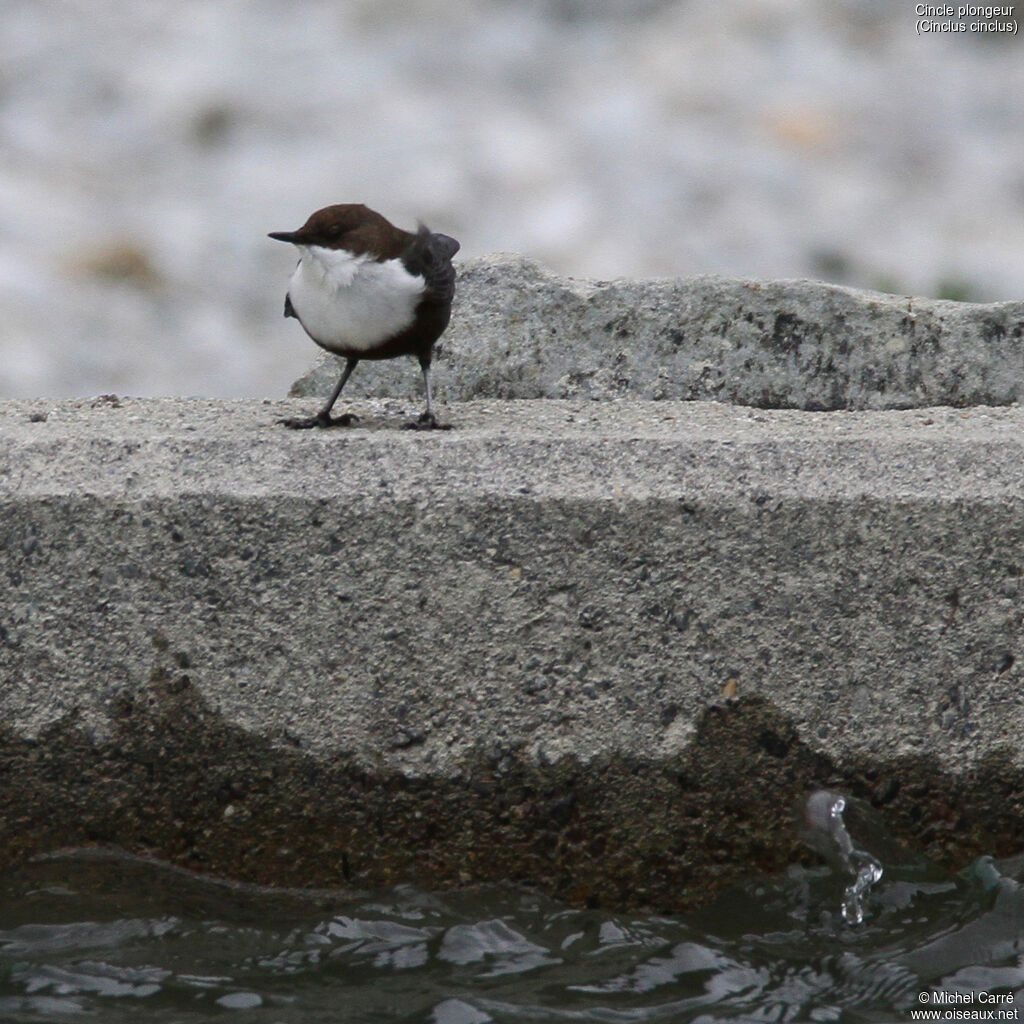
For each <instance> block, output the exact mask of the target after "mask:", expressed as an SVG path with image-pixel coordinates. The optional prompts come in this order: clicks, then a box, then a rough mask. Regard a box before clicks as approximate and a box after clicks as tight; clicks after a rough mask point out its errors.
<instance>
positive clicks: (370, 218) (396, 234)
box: [269, 203, 406, 258]
mask: <svg viewBox="0 0 1024 1024" xmlns="http://www.w3.org/2000/svg"><path fill="white" fill-rule="evenodd" d="M269 237H270V238H275V239H277V240H278V241H279V242H291V243H292V244H293V245H316V246H320V247H321V248H324V249H345V250H347V251H348V252H351V253H355V254H361V253H370V254H372V255H374V256H378V257H388V258H389V257H391V256H392V255H394V254H395V253H396V251H397V252H400V251H401V248H402V245H403V244H404V239H405V237H406V232H404V231H400V230H399V229H398V228H396V227H395V226H394V225H393V224H392V223H391V222H390V221H388V220H387V219H386V218H385V217H382V216H381V215H380V214H379V213H377V212H376V211H374V210H371V209H370V208H369V207H368V206H364V205H363V204H362V203H337V204H335V205H334V206H325V207H324V208H323V209H322V210H317V211H316V213H313V214H310V217H309V219H308V220H307V221H306V223H305V224H303V225H302V227H301V228H299V229H298V231H271V232H270V235H269Z"/></svg>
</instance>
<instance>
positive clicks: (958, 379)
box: [292, 255, 1024, 410]
mask: <svg viewBox="0 0 1024 1024" xmlns="http://www.w3.org/2000/svg"><path fill="white" fill-rule="evenodd" d="M458 267H459V279H458V286H457V291H456V297H455V308H454V312H453V315H452V324H451V327H449V329H448V331H447V333H446V334H445V335H444V337H443V338H442V343H441V352H440V355H439V357H438V360H437V364H436V365H437V373H436V374H435V375H434V379H435V381H436V389H437V394H438V395H439V396H441V397H442V398H446V399H447V400H449V401H468V400H472V399H481V398H483V399H486V398H569V399H572V398H597V399H608V398H624V397H631V398H640V399H681V400H709V399H711V400H716V401H725V402H734V403H737V404H740V405H749V406H754V407H757V408H765V409H806V410H828V409H911V408H925V407H928V406H936V405H950V406H957V407H963V406H971V405H1008V404H1010V403H1012V402H1016V401H1019V400H1020V399H1021V398H1022V397H1024V302H1004V303H994V304H991V305H975V304H971V303H964V302H947V301H940V300H933V299H922V298H914V297H911V296H906V295H887V294H883V293H881V292H869V291H861V290H858V289H854V288H844V287H840V286H838V285H830V284H824V283H822V282H819V281H747V280H739V279H735V278H726V277H693V278H676V279H668V278H666V279H651V280H636V279H619V280H613V281H589V280H576V279H573V278H567V277H559V276H557V275H555V274H552V273H550V272H549V271H547V270H546V269H544V268H543V267H541V266H540V265H538V264H537V263H534V262H532V261H531V260H528V259H525V258H523V257H521V256H515V255H498V256H488V257H484V258H479V259H471V260H465V261H462V262H461V263H459V264H458ZM295 329H296V330H298V329H299V328H298V327H297V326H296V327H295ZM309 344H310V349H311V351H313V350H314V346H313V343H312V342H310V343H309ZM339 372H340V371H339V364H338V361H337V360H336V359H335V358H334V357H333V356H328V355H324V356H322V358H321V359H320V360H319V362H318V363H317V365H316V367H315V368H314V370H313V371H312V372H311V373H310V374H308V375H307V376H305V377H303V378H301V379H300V380H299V381H297V382H296V384H295V386H294V388H293V390H292V394H294V395H311V394H316V395H327V394H329V393H330V391H331V389H332V388H333V386H334V385H335V384H336V383H337V380H338V374H339ZM418 377H419V373H418V370H417V369H416V366H415V364H414V363H411V362H407V361H404V360H400V361H393V362H391V363H388V364H384V365H382V364H380V363H377V364H373V365H370V364H365V365H363V366H360V367H359V369H358V370H357V371H356V373H355V375H354V376H353V378H352V380H351V381H350V382H349V384H348V385H347V386H346V387H347V388H350V389H351V390H350V392H349V393H350V394H351V395H367V394H370V395H376V396H385V395H407V394H412V393H413V391H414V389H417V388H421V387H422V385H421V384H420V382H419V380H418Z"/></svg>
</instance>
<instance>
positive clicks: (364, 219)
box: [269, 203, 460, 430]
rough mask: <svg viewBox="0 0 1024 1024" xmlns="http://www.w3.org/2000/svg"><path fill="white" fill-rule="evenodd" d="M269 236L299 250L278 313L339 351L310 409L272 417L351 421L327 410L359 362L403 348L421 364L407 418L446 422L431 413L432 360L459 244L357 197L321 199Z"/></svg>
mask: <svg viewBox="0 0 1024 1024" xmlns="http://www.w3.org/2000/svg"><path fill="white" fill-rule="evenodd" d="M269 237H270V238H273V239H276V240H277V241H279V242H291V244H292V245H294V246H295V247H296V249H298V251H299V262H298V264H297V266H296V267H295V272H294V273H293V274H292V277H291V280H290V281H289V283H288V292H287V294H286V295H285V300H284V315H285V316H286V317H295V319H297V320H298V321H299V323H300V324H301V325H302V327H303V329H304V330H305V332H306V333H307V334H308V335H309V336H310V337H311V338H312V339H313V341H315V342H316V343H317V344H318V345H319V346H320V347H321V348H323V349H326V350H327V351H328V352H333V353H335V354H336V355H339V356H344V357H345V366H344V368H343V369H342V372H341V379H340V380H339V381H338V384H337V386H336V387H335V389H334V391H333V392H332V393H331V397H330V398H328V400H327V403H326V404H325V405H324V406H323V408H322V409H320V411H319V412H317V414H316V415H315V416H310V417H301V418H286V419H282V420H279V421H278V422H280V423H282V424H284V426H286V427H290V428H291V429H293V430H303V429H307V428H312V427H337V426H349V425H350V424H352V423H353V422H355V420H356V419H357V417H356V416H354V415H353V414H351V413H345V414H343V415H341V416H332V415H331V410H332V409H333V408H334V403H335V402H336V401H337V400H338V396H339V395H340V394H341V391H342V388H344V386H345V383H346V381H347V380H348V379H349V377H351V376H352V371H353V370H354V369H355V368H356V366H357V365H358V364H359V362H360V360H362V359H394V358H395V357H396V356H405V355H411V356H415V357H416V358H417V359H418V360H419V364H420V369H421V370H422V372H423V383H424V386H425V388H426V392H427V408H426V410H425V411H424V412H423V413H422V415H421V416H420V417H419V418H418V419H417V420H415V421H413V422H412V423H409V424H406V426H408V427H410V428H412V429H416V430H447V429H449V426H450V425H445V424H441V423H439V422H438V421H437V418H436V417H435V415H434V409H433V401H432V396H431V392H430V362H431V358H432V356H433V352H434V345H435V343H436V342H437V339H438V338H440V337H441V335H442V334H443V333H444V330H445V328H446V327H447V326H448V321H449V320H450V319H451V312H452V299H453V297H454V295H455V268H454V266H452V257H453V256H454V255H455V254H456V253H457V252H458V251H459V248H460V246H459V243H458V242H457V241H456V240H455V239H454V238H452V237H450V236H449V235H442V234H438V233H435V232H433V231H431V230H430V229H429V228H427V227H425V226H424V225H423V224H420V225H419V226H418V229H417V230H416V231H403V230H402V229H401V228H397V227H395V226H394V224H392V223H391V222H390V221H389V220H387V218H385V217H384V216H382V215H381V214H379V213H377V212H376V211H375V210H371V209H370V208H369V207H368V206H366V205H364V204H363V203H337V204H335V205H333V206H325V207H324V208H323V209H322V210H317V211H316V212H315V213H312V214H310V216H309V218H308V219H307V221H306V223H305V224H303V225H302V227H301V228H299V229H298V230H297V231H271V232H270V233H269Z"/></svg>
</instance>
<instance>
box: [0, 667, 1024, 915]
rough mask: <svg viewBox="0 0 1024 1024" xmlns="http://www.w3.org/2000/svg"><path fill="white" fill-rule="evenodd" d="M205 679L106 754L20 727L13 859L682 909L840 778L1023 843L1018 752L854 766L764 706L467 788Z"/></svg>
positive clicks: (6, 772)
mask: <svg viewBox="0 0 1024 1024" xmlns="http://www.w3.org/2000/svg"><path fill="white" fill-rule="evenodd" d="M170 660H171V662H174V659H170ZM179 661H180V659H179ZM187 668H188V665H187V664H185V665H182V664H180V663H174V664H173V668H172V669H170V670H163V671H155V672H154V674H153V677H152V678H151V682H150V686H149V688H148V689H147V690H146V691H143V692H142V693H140V694H137V695H136V696H135V697H130V696H127V695H126V696H124V697H123V698H122V699H121V701H120V702H119V703H118V704H117V706H116V711H115V715H114V719H113V732H112V734H111V735H110V736H109V737H107V738H106V739H104V740H103V741H102V742H93V741H91V740H90V739H89V738H88V735H87V732H86V730H85V729H84V728H83V727H82V724H81V723H79V722H78V721H77V720H76V719H75V718H74V716H71V717H69V718H67V719H65V720H64V721H62V722H61V723H59V724H57V725H54V726H53V727H52V728H51V729H50V730H49V731H48V732H47V733H45V734H43V735H41V736H39V737H38V738H37V739H35V740H32V741H29V740H26V739H22V738H16V737H13V736H12V735H10V734H9V733H7V734H4V733H0V869H4V868H8V867H11V866H14V865H17V864H19V863H22V862H24V860H25V859H26V858H28V857H30V856H32V855H34V854H39V853H44V852H47V851H50V850H54V849H58V848H62V847H68V846H76V845H86V846H88V845H117V846H120V847H122V848H124V849H126V850H128V851H130V852H133V853H138V854H143V855H152V856H154V857H159V858H160V859H164V860H168V861H171V862H173V863H175V864H178V865H180V866H183V867H186V868H189V869H191V870H195V871H197V872H202V873H207V874H211V875H219V876H225V877H229V878H233V879H237V880H240V881H250V882H258V883H262V884H272V885H284V886H300V887H305V888H310V887H324V886H327V887H330V886H352V887H356V888H367V889H368V888H375V887H379V886H387V885H392V884H395V883H399V882H412V883H415V884H417V885H420V886H425V887H434V888H448V887H452V886H458V885H460V884H467V883H476V882H497V881H507V882H513V883H518V884H523V885H529V886H532V887H535V888H537V889H539V890H541V891H543V892H545V893H546V894H548V895H550V896H553V897H555V898H557V899H559V900H562V901H565V902H568V903H572V904H575V905H578V906H591V907H602V908H611V909H623V910H636V909H650V910H655V911H661V912H679V911H683V910H686V909H689V908H692V907H694V906H696V905H699V904H701V903H705V902H707V901H708V900H710V899H711V898H712V897H713V896H714V895H715V894H716V893H717V892H718V891H720V890H721V889H723V888H724V887H725V886H727V885H730V884H732V883H734V882H736V881H738V880H739V879H741V878H742V877H744V876H746V875H751V874H757V873H761V872H771V871H776V870H779V869H781V868H783V867H785V866H786V865H787V864H791V863H793V862H795V861H797V860H805V859H807V858H808V857H809V856H810V855H809V854H808V853H807V852H806V851H805V850H804V849H803V847H802V846H801V844H800V840H799V836H798V830H797V823H796V811H795V809H796V808H797V807H798V806H799V805H800V803H801V801H802V800H803V799H804V798H805V797H806V794H807V793H808V792H809V791H810V790H813V789H816V788H818V787H821V786H827V787H829V788H831V789H838V790H843V791H845V792H847V793H849V794H850V795H852V796H856V797H860V798H862V799H864V800H866V801H868V802H870V803H871V804H873V805H874V806H875V807H876V808H877V809H878V810H879V813H880V814H882V815H883V816H884V818H885V821H886V823H887V825H888V826H889V828H890V829H891V830H892V832H893V833H894V834H895V835H896V836H897V837H898V838H900V839H902V840H903V841H904V842H906V843H907V844H908V845H910V846H911V847H913V848H915V849H917V850H919V851H920V852H922V853H924V854H925V855H927V856H929V857H931V858H932V859H934V860H937V861H939V862H941V863H944V864H946V865H948V866H951V867H956V866H962V865H963V864H965V863H967V862H968V861H969V860H971V859H972V858H973V857H975V856H977V855H979V854H981V853H990V854H994V855H997V856H998V855H1003V854H1008V853H1011V852H1016V851H1018V850H1019V849H1020V848H1021V847H1022V846H1024V828H1022V825H1021V822H1022V820H1024V814H1022V811H1024V807H1022V803H1024V797H1022V794H1024V785H1022V782H1024V780H1022V778H1021V774H1022V773H1021V771H1020V770H1019V769H1017V768H1014V767H1012V766H1011V762H1010V761H1009V759H1008V758H1007V759H1006V760H1005V761H999V760H997V759H990V760H988V761H986V762H984V763H983V764H982V765H980V766H979V767H978V768H976V769H975V770H974V771H972V772H971V773H970V774H968V775H965V776H962V777H950V776H948V775H944V774H943V773H941V772H939V771H937V770H936V769H935V767H934V765H932V764H931V763H930V762H928V761H927V760H926V759H920V760H917V761H910V760H903V761H899V762H894V763H890V764H886V765H877V764H876V765H873V766H867V765H862V766H856V765H853V766H847V767H844V768H838V767H836V766H835V765H833V764H832V763H831V762H829V761H828V760H827V759H826V758H825V757H824V756H822V755H821V754H818V753H815V752H814V751H812V750H811V749H810V748H809V747H808V746H807V745H806V744H805V743H804V742H803V740H802V739H801V738H800V736H799V735H798V732H797V730H796V729H795V727H794V725H793V724H792V722H790V721H789V720H788V719H787V718H786V717H785V716H784V715H782V714H780V713H779V712H778V711H777V710H776V709H774V708H773V707H772V706H771V705H769V704H767V703H766V702H764V701H762V700H760V699H756V698H750V699H746V700H741V701H737V702H735V703H731V704H727V705H722V706H715V707H711V708H709V709H708V710H707V711H706V712H705V713H704V715H703V716H702V718H701V719H700V721H699V723H698V726H697V729H696V733H695V736H694V739H693V742H692V744H691V746H690V747H689V748H688V749H687V751H686V752H685V753H683V754H681V755H678V756H676V757H673V758H671V759H667V760H663V761H660V762H653V761H651V760H648V759H641V758H636V757H628V756H625V755H617V756H614V757H608V758H605V759H603V760H597V761H593V762H591V763H589V764H582V763H580V762H579V761H577V760H574V759H571V758H566V759H564V760H561V761H558V762H557V763H555V764H551V765H546V766H542V765H539V764H537V763H534V762H532V761H527V760H526V759H524V758H522V757H521V756H520V755H519V754H518V753H516V752H510V751H508V750H500V749H492V750H479V751H478V752H477V753H476V754H475V755H474V756H473V757H471V758H468V759H467V760H466V761H465V762H464V763H462V764H461V766H460V769H459V771H458V773H457V775H456V776H453V777H419V778H409V777H406V776H404V775H402V774H400V773H398V772H389V771H371V770H369V769H367V768H366V767H364V766H360V765H357V764H355V763H354V762H353V761H351V760H350V759H348V758H347V757H345V756H344V755H339V756H338V757H336V758H334V759H329V758H328V759H324V758H322V757H317V758H314V757H312V756H310V755H309V754H307V753H304V752H303V751H301V750H300V749H298V748H297V747H295V746H290V745H289V744H288V742H287V741H286V740H284V741H282V742H281V743H279V744H272V743H270V742H269V741H268V740H266V739H262V738H259V737H254V736H252V735H250V734H248V733H246V732H244V731H243V730H241V729H239V728H237V727H235V726H232V725H229V724H227V723H225V722H224V721H223V720H222V719H221V718H219V717H218V716H217V715H215V714H214V713H213V712H212V711H211V710H210V709H209V708H208V707H207V706H206V705H205V703H204V701H203V700H202V699H201V697H200V696H199V695H198V694H197V692H196V690H195V688H194V687H193V685H192V683H191V681H190V679H189V676H188V672H187V671H184V670H185V669H187Z"/></svg>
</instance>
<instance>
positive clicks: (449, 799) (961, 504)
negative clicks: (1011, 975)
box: [0, 396, 1024, 909]
mask: <svg viewBox="0 0 1024 1024" xmlns="http://www.w3.org/2000/svg"><path fill="white" fill-rule="evenodd" d="M309 404H310V399H305V400H292V401H288V402H277V403H270V402H259V401H240V402H206V401H182V400H123V399H116V398H113V397H112V396H108V397H106V398H100V399H96V400H93V401H91V402H90V401H80V402H61V403H56V404H55V403H50V402H43V401H35V402H9V403H5V404H3V405H0V500H2V503H3V517H2V519H0V586H2V588H3V591H2V593H3V600H2V603H0V723H2V724H0V780H2V784H0V851H4V852H3V853H0V860H2V859H5V858H6V859H7V860H8V861H9V860H10V859H12V858H17V857H20V856H24V855H25V854H27V853H30V852H36V851H39V850H44V849H47V848H50V847H53V846H55V845H66V844H67V843H69V842H83V843H118V844H120V845H123V846H125V847H127V848H129V849H132V850H136V851H139V852H147V851H148V852H152V853H155V854H158V855H160V856H163V857H167V858H169V859H172V860H175V861H177V862H179V863H184V864H188V865H190V866H193V867H196V868H200V869H203V870H209V871H216V872H220V873H223V874H229V875H232V876H234V877H243V878H250V879H253V880H257V881H269V882H278V883H284V882H287V883H289V884H306V885H315V884H334V883H338V882H341V881H345V882H350V883H352V884H359V885H376V884H383V883H386V882H390V881H396V880H399V879H403V878H414V879H416V880H418V881H421V882H424V883H426V884H451V883H453V882H458V881H466V880H480V879H489V878H509V879H513V880H518V881H527V882H532V883H534V884H537V885H540V886H542V887H544V888H545V889H548V890H550V891H552V892H554V893H555V894H557V895H559V896H561V897H563V898H567V899H572V900H576V901H580V902H591V903H603V904H608V905H621V906H637V905H647V906H657V907H660V908H663V909H672V908H677V907H679V906H682V905H685V904H687V903H688V902H693V901H695V900H697V899H700V898H702V897H703V896H704V895H706V894H707V893H708V892H709V891H710V889H711V888H713V887H715V886H717V885H719V884H721V883H723V882H725V881H728V880H729V879H730V878H733V877H735V876H736V875H737V873H742V872H744V871H749V870H755V869H757V868H772V867H780V866H782V865H784V864H785V863H787V862H788V861H790V860H791V859H792V858H793V857H794V856H796V855H797V854H796V847H795V838H794V832H793V828H792V822H793V806H794V804H795V802H796V801H798V800H799V799H800V797H801V795H802V794H804V793H805V792H806V791H807V790H808V789H809V788H813V787H815V786H831V787H841V788H845V790H846V791H847V792H851V793H853V794H855V795H860V796H863V797H865V798H867V799H870V800H871V801H872V802H874V803H875V804H876V805H877V806H879V807H881V808H883V810H884V813H885V814H886V816H887V818H888V820H889V821H890V823H891V824H892V825H893V827H894V828H895V829H896V831H897V832H898V833H899V834H900V835H902V836H903V837H904V838H907V839H909V840H910V841H912V842H913V843H915V844H916V845H917V846H918V847H919V848H922V849H925V850H926V851H928V852H929V853H931V854H933V855H935V856H939V857H944V858H946V859H948V860H951V861H956V860H958V859H962V858H963V857H965V856H967V855H970V854H972V853H977V852H990V853H997V852H1000V851H1004V852H1008V851H1009V850H1014V849H1019V848H1020V846H1021V845H1022V838H1024V836H1022V828H1021V824H1020V822H1021V820H1022V818H1021V811H1022V809H1024V808H1022V807H1021V802H1022V797H1021V794H1022V793H1024V787H1022V785H1021V782H1022V781H1024V771H1022V768H1024V755H1022V753H1021V746H1020V741H1019V740H1020V735H1021V726H1022V724H1024V695H1022V693H1021V685H1020V673H1021V661H1020V655H1021V642H1022V636H1021V607H1022V606H1021V597H1022V595H1021V588H1022V580H1024V440H1022V438H1024V412H1022V411H1021V410H1020V409H1018V408H1016V407H1014V408H998V409H997V408H973V409H967V410H954V409H948V408H938V409H927V410H919V411H904V412H895V411H889V412H850V413H828V414H825V413H812V412H797V411H771V412H770V411H760V410H755V409H750V408H738V407H732V406H726V405H720V404H715V403H689V404H686V403H681V402H674V401H660V402H644V401H609V402H590V401H587V400H582V399H580V400H573V401H539V402H531V401H519V402H502V401H489V402H471V403H465V404H455V405H451V406H448V407H444V408H443V409H442V418H443V419H445V420H447V421H450V422H451V423H452V425H453V429H452V430H451V431H446V432H440V431H439V432H433V433H425V434H424V433H419V432H413V431H405V430H402V429H400V428H401V425H402V423H403V422H405V421H406V420H407V419H408V418H409V416H410V415H411V414H413V413H415V412H416V411H417V405H416V403H415V401H414V400H410V401H409V402H407V403H398V402H379V401H377V402H367V401H362V402H356V403H354V404H353V408H354V409H355V411H356V412H358V413H359V415H360V416H361V420H360V423H359V425H358V426H356V427H353V428H348V429H336V430H332V431H312V432H295V431H288V430H285V429H283V428H282V427H280V426H278V425H276V423H275V419H276V418H277V417H279V416H282V415H285V414H294V413H296V412H298V411H300V410H301V409H304V408H306V407H307V406H308V405H309Z"/></svg>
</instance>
